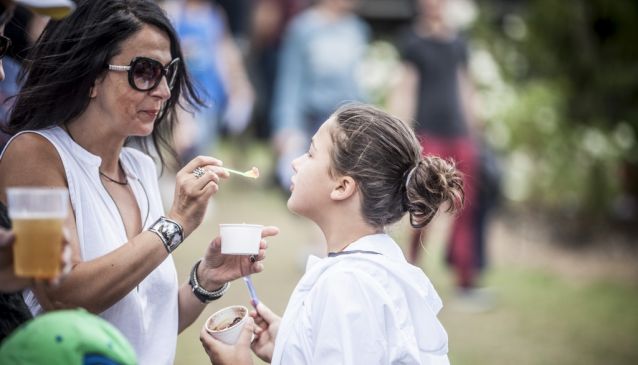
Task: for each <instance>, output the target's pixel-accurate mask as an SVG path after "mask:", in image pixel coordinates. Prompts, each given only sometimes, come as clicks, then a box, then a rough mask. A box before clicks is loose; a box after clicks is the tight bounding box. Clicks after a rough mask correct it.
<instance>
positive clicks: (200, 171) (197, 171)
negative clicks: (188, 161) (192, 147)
mask: <svg viewBox="0 0 638 365" xmlns="http://www.w3.org/2000/svg"><path fill="white" fill-rule="evenodd" d="M205 173H206V171H204V169H203V168H201V167H197V168H195V170H193V175H195V177H196V178H198V179H199V178H200V177H202V176H204V174H205Z"/></svg>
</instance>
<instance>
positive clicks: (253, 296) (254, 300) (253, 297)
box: [244, 275, 259, 308]
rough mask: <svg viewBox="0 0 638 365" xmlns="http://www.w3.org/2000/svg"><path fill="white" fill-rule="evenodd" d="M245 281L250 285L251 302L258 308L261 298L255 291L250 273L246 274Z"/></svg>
mask: <svg viewBox="0 0 638 365" xmlns="http://www.w3.org/2000/svg"><path fill="white" fill-rule="evenodd" d="M244 282H245V283H246V286H247V287H248V293H250V304H252V305H253V307H254V308H257V304H259V299H258V298H257V292H256V291H255V286H254V285H253V280H252V279H251V278H250V275H246V276H244Z"/></svg>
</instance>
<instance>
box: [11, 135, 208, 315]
mask: <svg viewBox="0 0 638 365" xmlns="http://www.w3.org/2000/svg"><path fill="white" fill-rule="evenodd" d="M26 156H28V158H25V157H26ZM218 164H220V162H219V161H217V160H215V159H213V158H204V157H199V158H198V159H196V160H194V161H192V162H191V163H189V164H188V165H187V166H186V167H185V168H184V169H182V171H180V172H179V173H178V175H177V177H176V181H177V182H176V195H175V199H174V201H175V202H174V204H173V207H172V209H171V212H170V213H169V214H168V217H169V218H171V219H173V220H176V221H178V222H179V223H181V225H182V226H183V228H184V235H185V236H187V235H188V234H190V232H192V231H193V230H194V229H195V228H196V227H197V226H198V225H199V223H200V222H201V219H202V217H203V214H204V212H205V204H206V203H207V201H208V199H210V196H212V194H213V193H214V192H215V191H217V185H216V182H217V180H218V176H217V175H216V174H215V173H213V171H212V170H210V169H209V171H208V172H207V173H206V174H205V175H204V176H203V177H201V178H199V179H194V178H193V177H192V174H191V173H190V172H187V171H192V170H193V168H194V167H193V166H195V165H196V166H203V165H218ZM197 184H198V185H197ZM7 186H53V187H66V186H67V181H66V175H65V174H64V168H63V165H62V161H61V160H60V157H59V155H58V153H57V151H56V150H55V148H54V147H53V145H52V144H51V143H49V142H48V141H47V140H46V139H45V138H43V137H41V136H39V135H37V134H33V133H27V134H23V135H20V136H19V137H17V138H16V139H15V140H14V141H13V142H12V143H11V144H10V145H9V147H8V148H7V151H6V152H5V155H4V156H3V158H2V160H0V199H2V200H3V201H5V202H6V195H5V188H6V187H7ZM75 223H76V222H75V217H74V215H73V214H72V213H71V214H70V215H69V218H68V219H67V222H66V224H65V226H66V228H67V229H68V230H69V241H70V246H71V248H72V250H73V257H72V260H71V262H72V265H73V268H72V270H71V272H70V273H69V275H68V277H67V278H66V280H64V282H63V283H61V284H60V285H59V286H57V287H55V288H52V287H44V286H37V287H36V288H35V290H34V292H35V294H36V297H37V299H38V301H39V302H40V304H41V305H42V307H43V308H44V309H47V310H51V309H61V308H74V307H83V308H86V309H87V310H89V311H91V312H93V313H100V312H103V311H104V310H106V309H108V308H109V307H111V306H112V305H113V304H115V303H116V302H118V301H119V300H120V299H122V298H123V297H124V296H125V295H126V294H128V293H129V292H131V291H132V290H133V289H134V288H135V287H136V286H137V285H138V284H139V283H140V282H141V281H142V280H144V278H146V276H148V274H149V273H150V272H152V271H153V270H154V269H155V268H156V267H157V266H158V265H159V264H160V263H161V262H162V261H164V259H166V257H167V256H168V252H167V250H166V248H165V247H164V244H163V243H162V241H161V239H160V238H159V237H158V236H157V235H156V234H155V233H152V232H149V231H144V232H142V233H140V234H138V235H137V236H135V237H133V238H132V239H131V240H129V242H127V243H125V244H124V245H122V246H121V247H119V248H118V249H116V250H114V251H112V252H110V253H108V254H106V255H104V256H101V257H98V258H96V259H93V260H90V261H82V259H81V257H80V250H79V242H78V234H77V230H76V224H75Z"/></svg>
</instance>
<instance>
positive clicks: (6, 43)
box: [0, 35, 11, 59]
mask: <svg viewBox="0 0 638 365" xmlns="http://www.w3.org/2000/svg"><path fill="white" fill-rule="evenodd" d="M9 48H11V39H9V38H7V37H5V36H3V35H0V59H2V57H4V56H5V55H6V54H7V52H8V51H9Z"/></svg>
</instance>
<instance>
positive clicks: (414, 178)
mask: <svg viewBox="0 0 638 365" xmlns="http://www.w3.org/2000/svg"><path fill="white" fill-rule="evenodd" d="M332 117H333V118H334V120H335V122H336V128H334V129H333V132H332V139H333V142H334V148H333V150H332V151H331V154H332V156H331V158H332V169H333V171H332V173H336V174H339V175H347V176H351V177H352V178H353V179H354V180H355V181H356V182H357V186H358V189H359V191H361V196H362V203H361V204H362V207H361V208H362V211H363V216H364V217H365V219H366V220H367V221H368V223H369V224H371V225H372V226H374V227H381V226H385V225H387V224H391V223H394V222H396V221H398V220H399V219H401V217H403V215H404V214H405V213H406V212H409V213H410V224H411V225H412V227H414V228H421V227H423V226H425V225H426V224H428V223H429V222H430V221H431V220H432V218H433V217H434V216H435V214H436V212H437V211H438V210H439V207H440V206H441V205H442V204H444V203H446V202H447V203H448V209H447V211H448V212H451V213H454V212H456V211H458V210H459V209H460V208H461V207H462V206H463V200H464V193H463V180H462V178H461V173H460V172H459V171H457V170H456V168H455V165H454V162H453V161H446V160H443V159H441V158H438V157H435V156H426V157H422V156H421V146H420V144H419V141H418V140H417V138H416V136H415V135H414V132H413V131H412V129H411V128H410V127H409V126H407V125H406V124H405V123H403V122H402V121H401V120H399V119H398V118H395V117H393V116H392V115H390V114H388V113H386V112H384V111H382V110H380V109H377V108H375V107H373V106H369V105H364V104H347V105H344V106H342V107H341V108H339V109H338V110H337V111H336V112H335V113H334V114H333V115H332Z"/></svg>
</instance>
